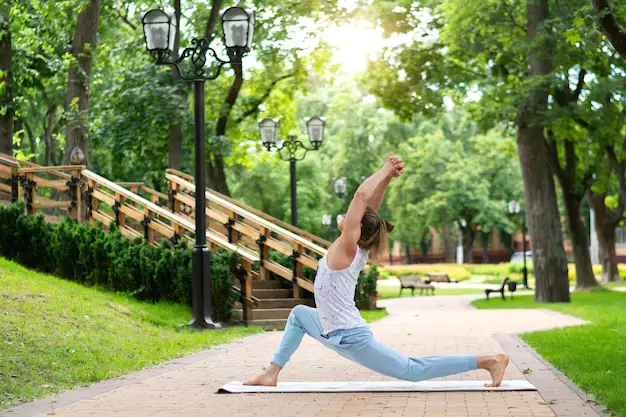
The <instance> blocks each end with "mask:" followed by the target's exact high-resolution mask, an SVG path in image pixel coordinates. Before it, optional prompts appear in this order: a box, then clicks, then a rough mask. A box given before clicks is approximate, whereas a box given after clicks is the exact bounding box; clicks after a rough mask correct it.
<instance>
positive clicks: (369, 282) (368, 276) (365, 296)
mask: <svg viewBox="0 0 626 417" xmlns="http://www.w3.org/2000/svg"><path fill="white" fill-rule="evenodd" d="M377 281H378V268H376V266H371V267H369V268H367V270H366V271H363V272H362V273H361V274H360V275H359V278H358V280H357V284H356V290H355V292H354V301H355V302H356V306H357V307H358V308H359V310H370V309H372V307H373V306H372V305H371V304H370V297H371V296H373V295H376V283H377Z"/></svg>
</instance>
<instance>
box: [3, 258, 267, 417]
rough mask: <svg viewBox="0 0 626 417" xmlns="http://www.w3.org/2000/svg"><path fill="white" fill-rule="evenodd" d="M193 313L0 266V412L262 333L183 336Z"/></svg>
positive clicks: (240, 329)
mask: <svg viewBox="0 0 626 417" xmlns="http://www.w3.org/2000/svg"><path fill="white" fill-rule="evenodd" d="M190 315H191V312H190V309H189V308H188V307H186V306H183V305H178V304H168V303H159V304H149V303H141V302H138V301H136V300H135V299H133V298H132V297H130V296H127V295H121V294H114V293H111V292H105V291H101V290H98V289H94V288H87V287H83V286H81V285H78V284H76V283H72V282H69V281H64V280H61V279H58V278H55V277H52V276H49V275H44V274H39V273H36V272H33V271H30V270H27V269H25V268H23V267H21V266H19V265H17V264H14V263H12V262H9V261H6V260H4V259H1V258H0V335H1V337H0V409H2V408H6V407H9V406H11V405H14V404H16V403H19V402H22V401H30V400H33V399H35V398H41V397H43V396H48V395H51V394H55V393H58V392H61V391H64V390H68V389H71V388H75V387H78V386H83V385H88V384H90V383H92V382H95V381H100V380H103V379H107V378H112V377H115V376H118V375H122V374H125V373H128V372H131V371H135V370H139V369H142V368H145V367H148V366H151V365H155V364H158V363H160V362H163V361H166V360H169V359H174V358H177V357H180V356H183V355H186V354H189V353H192V352H197V351H200V350H202V349H206V348H209V347H212V346H214V345H216V344H219V343H225V342H228V341H231V340H233V339H236V338H240V337H243V336H245V335H248V334H251V333H256V332H258V331H260V330H259V329H257V328H244V327H232V328H229V329H226V330H220V331H194V330H191V329H188V328H183V329H181V328H179V327H178V326H179V325H180V324H182V323H186V322H187V321H189V319H190Z"/></svg>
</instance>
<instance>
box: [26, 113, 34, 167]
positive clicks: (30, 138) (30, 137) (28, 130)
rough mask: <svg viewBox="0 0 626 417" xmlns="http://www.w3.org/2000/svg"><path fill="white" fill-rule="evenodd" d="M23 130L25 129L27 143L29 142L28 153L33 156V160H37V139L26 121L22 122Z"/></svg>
mask: <svg viewBox="0 0 626 417" xmlns="http://www.w3.org/2000/svg"><path fill="white" fill-rule="evenodd" d="M24 130H25V131H26V135H27V136H28V143H29V144H30V153H32V154H33V155H34V156H33V158H32V160H33V161H36V160H37V141H36V140H35V135H33V130H32V129H31V128H30V125H29V124H28V122H26V121H25V122H24Z"/></svg>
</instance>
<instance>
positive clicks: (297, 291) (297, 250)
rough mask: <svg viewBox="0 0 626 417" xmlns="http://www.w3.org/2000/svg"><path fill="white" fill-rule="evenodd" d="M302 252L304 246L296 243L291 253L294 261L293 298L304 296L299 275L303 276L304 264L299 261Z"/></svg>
mask: <svg viewBox="0 0 626 417" xmlns="http://www.w3.org/2000/svg"><path fill="white" fill-rule="evenodd" d="M301 253H302V247H301V246H300V245H299V244H297V243H294V245H293V254H292V255H291V261H292V262H293V281H292V284H293V298H301V297H302V288H300V286H299V285H298V279H297V278H298V277H302V272H303V265H302V263H301V262H299V261H298V258H299V257H300V254H301Z"/></svg>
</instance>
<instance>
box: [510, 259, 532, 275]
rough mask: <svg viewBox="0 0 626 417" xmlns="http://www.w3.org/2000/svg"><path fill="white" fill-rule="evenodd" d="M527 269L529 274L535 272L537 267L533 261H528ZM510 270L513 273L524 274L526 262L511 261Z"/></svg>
mask: <svg viewBox="0 0 626 417" xmlns="http://www.w3.org/2000/svg"><path fill="white" fill-rule="evenodd" d="M526 269H527V270H528V274H530V275H534V274H535V267H534V265H533V263H532V262H531V261H526ZM509 272H510V273H512V274H522V273H523V272H524V264H523V263H522V262H511V263H510V264H509Z"/></svg>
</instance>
